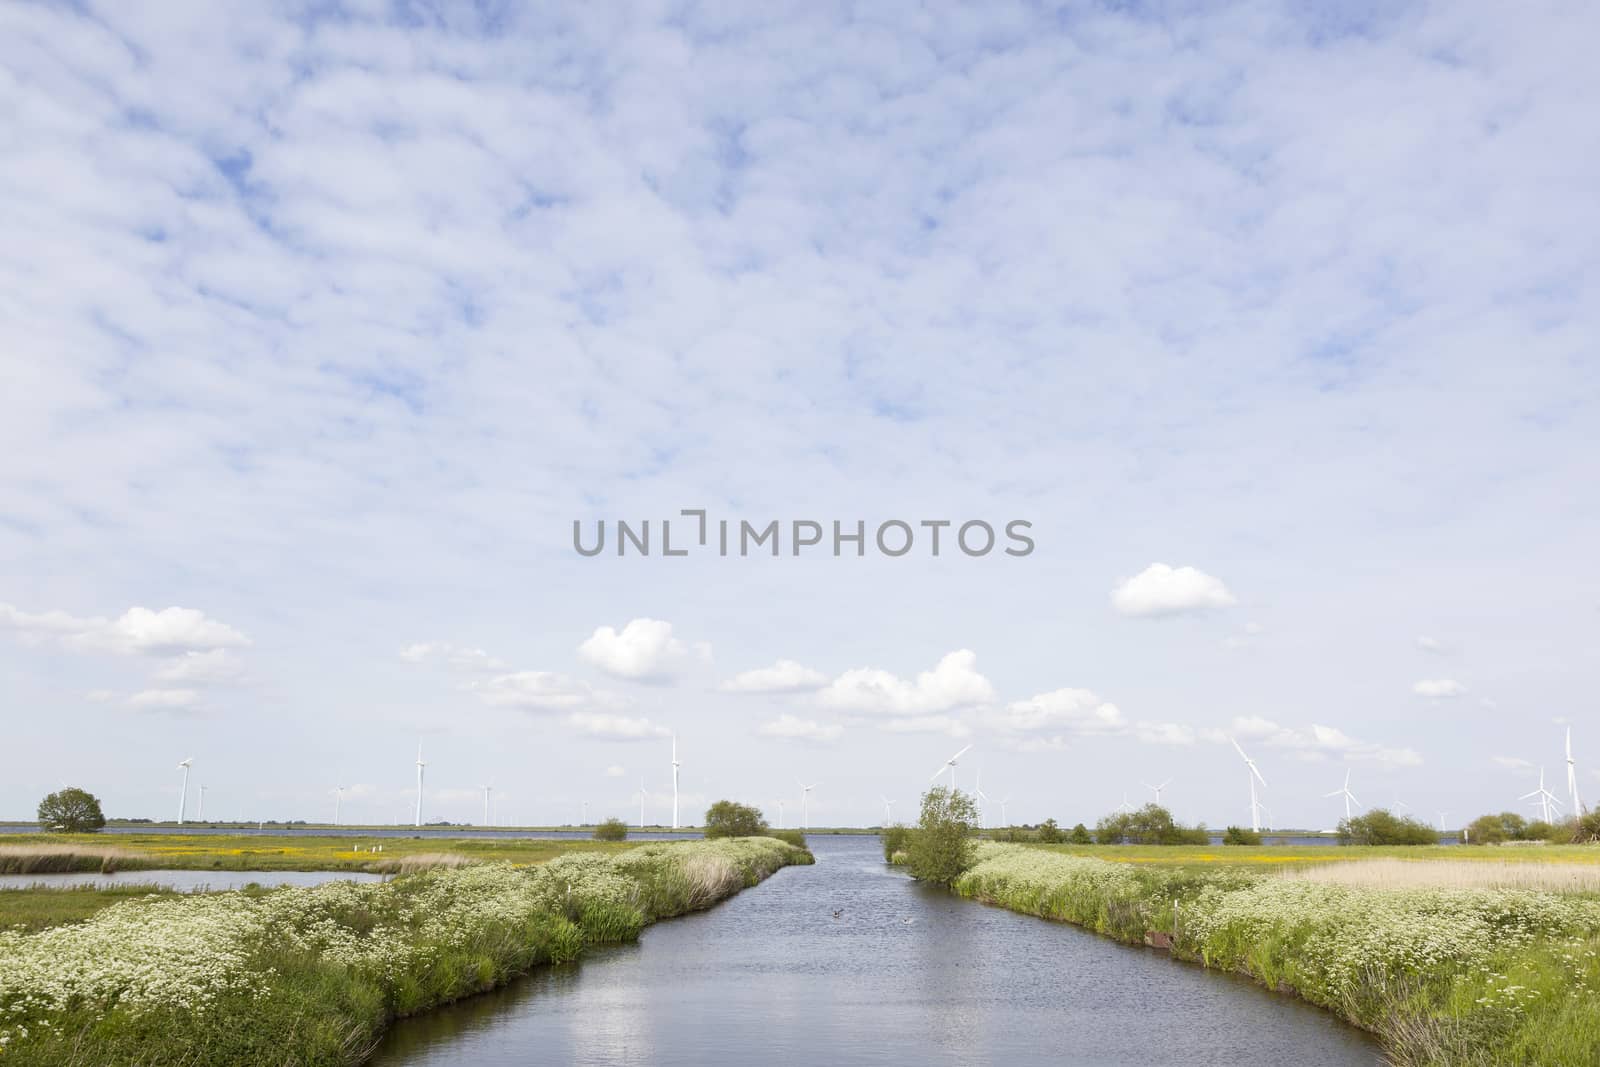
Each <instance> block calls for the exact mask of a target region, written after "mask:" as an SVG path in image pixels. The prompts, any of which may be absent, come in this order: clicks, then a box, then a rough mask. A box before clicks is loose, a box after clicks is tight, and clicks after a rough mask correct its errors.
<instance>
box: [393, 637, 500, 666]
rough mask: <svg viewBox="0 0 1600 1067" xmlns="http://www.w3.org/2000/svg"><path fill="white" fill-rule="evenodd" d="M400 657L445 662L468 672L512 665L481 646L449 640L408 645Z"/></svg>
mask: <svg viewBox="0 0 1600 1067" xmlns="http://www.w3.org/2000/svg"><path fill="white" fill-rule="evenodd" d="M400 658H401V659H403V660H405V661H406V662H408V663H429V662H437V663H443V664H444V665H445V666H447V667H449V668H450V669H451V670H457V671H461V672H463V673H468V674H471V673H483V674H491V673H493V672H495V671H504V670H507V669H508V668H509V666H510V665H509V664H507V663H506V662H505V661H504V660H502V659H498V658H497V657H495V656H491V655H489V653H487V652H485V651H484V650H483V649H481V648H466V647H463V646H461V645H455V644H451V643H450V642H448V641H420V642H417V643H416V644H411V645H407V646H406V647H405V648H403V649H401V650H400Z"/></svg>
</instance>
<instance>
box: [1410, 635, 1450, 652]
mask: <svg viewBox="0 0 1600 1067" xmlns="http://www.w3.org/2000/svg"><path fill="white" fill-rule="evenodd" d="M1417 647H1418V648H1420V649H1422V651H1424V652H1436V653H1443V652H1446V651H1448V649H1446V648H1445V646H1444V642H1443V641H1440V640H1438V639H1436V638H1432V637H1429V636H1427V635H1426V634H1422V635H1420V636H1419V637H1418V638H1417Z"/></svg>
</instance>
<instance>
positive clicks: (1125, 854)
mask: <svg viewBox="0 0 1600 1067" xmlns="http://www.w3.org/2000/svg"><path fill="white" fill-rule="evenodd" d="M1221 851H1222V850H1219V849H1212V850H1202V849H1198V848H1196V849H1180V848H1150V849H1132V848H1118V847H1114V846H1113V847H1107V848H1093V849H1091V848H1083V847H1076V848H1067V847H1053V846H1037V845H998V844H986V845H983V846H980V850H979V854H978V862H977V863H976V864H975V865H974V866H973V867H972V868H970V869H969V870H968V871H967V872H966V873H965V874H963V875H962V876H961V878H959V879H958V880H957V881H956V883H955V887H954V888H955V891H956V892H957V893H959V894H961V895H963V896H966V897H970V898H973V899H976V900H981V901H984V902H986V903H991V904H996V905H999V906H1001V907H1005V908H1008V909H1010V910H1012V911H1019V912H1024V913H1027V914H1031V915H1038V916H1041V917H1044V918H1049V919H1055V920H1059V921H1064V922H1071V923H1074V924H1077V925H1079V926H1083V927H1086V928H1088V929H1090V930H1094V931H1096V932H1097V933H1101V934H1105V935H1106V936H1109V937H1114V938H1117V939H1118V940H1121V941H1126V942H1130V943H1144V942H1146V941H1147V940H1148V941H1152V942H1156V943H1167V942H1170V946H1171V949H1172V952H1173V953H1174V955H1176V956H1178V957H1180V958H1184V959H1188V960H1192V961H1195V962H1198V963H1202V964H1204V965H1205V966H1208V967H1215V968H1219V969H1223V970H1229V971H1234V972H1237V973H1241V974H1245V975H1248V976H1250V977H1252V978H1254V979H1256V980H1257V981H1259V982H1261V983H1262V984H1264V985H1266V986H1268V987H1269V988H1272V989H1276V990H1280V991H1283V992H1288V993H1293V994H1296V995H1298V996H1301V997H1303V998H1305V999H1306V1000H1309V1001H1311V1002H1312V1003H1315V1004H1318V1005H1320V1006H1322V1007H1325V1008H1328V1009H1329V1010H1332V1011H1334V1012H1336V1013H1338V1014H1340V1015H1341V1016H1343V1017H1344V1018H1346V1019H1347V1020H1349V1021H1351V1022H1353V1023H1355V1024H1357V1025H1359V1026H1362V1027H1365V1028H1367V1029H1369V1030H1372V1031H1374V1032H1375V1033H1377V1034H1378V1035H1379V1037H1380V1038H1381V1040H1382V1041H1383V1043H1384V1046H1385V1050H1386V1052H1387V1054H1388V1056H1389V1058H1390V1060H1391V1062H1393V1063H1395V1064H1398V1065H1402V1067H1445V1065H1451V1067H1456V1065H1466V1067H1502V1065H1527V1067H1535V1065H1537V1067H1593V1065H1594V1064H1597V1063H1600V894H1596V893H1592V892H1552V891H1545V890H1529V889H1507V888H1485V887H1483V886H1481V885H1476V884H1474V882H1475V879H1474V878H1473V877H1472V876H1473V874H1474V873H1475V872H1474V869H1473V866H1472V864H1473V861H1475V860H1476V861H1483V862H1492V861H1496V860H1508V859H1514V860H1515V862H1517V863H1518V864H1541V863H1545V864H1560V863H1583V864H1593V863H1595V862H1597V861H1600V850H1597V849H1593V848H1589V849H1584V848H1581V847H1579V848H1576V849H1538V850H1505V849H1493V848H1484V849H1474V850H1469V849H1464V848H1457V847H1451V848H1440V849H1415V848H1412V849H1383V848H1370V849H1369V848H1360V849H1356V848H1347V849H1333V848H1320V849H1305V850H1299V851H1301V852H1304V853H1315V854H1306V855H1299V856H1283V857H1282V858H1279V856H1278V854H1279V853H1281V852H1287V851H1290V850H1286V849H1280V848H1277V847H1264V848H1259V849H1254V848H1237V849H1229V850H1227V853H1226V856H1225V857H1219V856H1218V855H1217V853H1221ZM1535 851H1536V853H1537V854H1536V855H1529V854H1528V853H1530V852H1535ZM1328 853H1331V854H1332V855H1325V854H1328ZM1397 855H1398V856H1401V857H1405V858H1407V859H1412V860H1415V861H1416V863H1417V867H1416V868H1410V867H1408V868H1407V871H1406V873H1407V875H1408V876H1418V877H1416V878H1410V877H1408V879H1407V880H1406V881H1405V882H1403V883H1401V884H1399V885H1397V886H1394V887H1390V886H1387V885H1383V884H1365V883H1362V882H1360V881H1357V882H1356V883H1354V884H1351V883H1347V882H1343V881H1336V880H1329V879H1326V878H1323V877H1321V875H1323V874H1325V873H1327V872H1328V871H1329V870H1330V868H1329V867H1328V866H1327V865H1328V864H1329V863H1330V862H1331V861H1334V860H1344V861H1348V862H1350V863H1353V864H1360V863H1361V862H1362V861H1363V859H1365V858H1368V857H1384V856H1397ZM1114 860H1120V862H1115V861H1114ZM1431 860H1453V861H1457V862H1456V863H1436V864H1430V861H1431ZM1391 866H1392V865H1391ZM1430 867H1431V868H1432V870H1433V872H1434V873H1435V874H1437V875H1439V878H1438V879H1437V883H1438V884H1433V885H1428V884H1424V883H1425V882H1426V881H1427V880H1428V878H1427V874H1428V870H1429V868H1430ZM1302 874H1303V875H1304V876H1302Z"/></svg>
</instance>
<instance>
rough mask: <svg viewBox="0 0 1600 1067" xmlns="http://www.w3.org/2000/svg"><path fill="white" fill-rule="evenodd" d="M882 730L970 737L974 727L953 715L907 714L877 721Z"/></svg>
mask: <svg viewBox="0 0 1600 1067" xmlns="http://www.w3.org/2000/svg"><path fill="white" fill-rule="evenodd" d="M875 725H876V726H877V727H878V729H880V730H887V731H888V732H889V733H892V734H943V735H944V736H946V737H970V736H972V727H971V726H969V725H967V724H966V723H964V722H962V721H961V720H960V719H957V718H955V717H954V716H951V715H906V716H901V717H898V718H892V719H882V720H879V721H877V722H876V723H875Z"/></svg>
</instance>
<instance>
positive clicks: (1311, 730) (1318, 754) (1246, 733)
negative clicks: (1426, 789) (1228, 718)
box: [1208, 715, 1422, 767]
mask: <svg viewBox="0 0 1600 1067" xmlns="http://www.w3.org/2000/svg"><path fill="white" fill-rule="evenodd" d="M1228 733H1231V734H1232V735H1233V736H1235V737H1237V738H1239V739H1240V740H1241V741H1242V742H1243V741H1250V742H1255V743H1258V744H1260V745H1263V746H1265V747H1268V748H1277V749H1286V750H1290V751H1292V752H1293V753H1294V754H1295V756H1296V757H1297V758H1300V759H1307V760H1313V761H1320V760H1323V759H1327V758H1329V757H1335V756H1336V757H1338V758H1340V759H1346V760H1352V761H1360V762H1369V763H1380V764H1384V765H1385V766H1391V767H1415V766H1418V765H1420V764H1421V763H1422V756H1421V755H1420V754H1419V753H1417V751H1416V750H1415V749H1410V748H1392V747H1388V746H1385V745H1380V744H1375V743H1373V742H1370V741H1360V740H1357V739H1356V738H1354V737H1351V736H1350V735H1349V734H1347V733H1345V732H1344V731H1343V730H1340V729H1338V728H1336V727H1333V726H1325V725H1323V724H1321V723H1312V724H1310V726H1309V727H1308V728H1307V729H1304V730H1300V729H1295V728H1292V727H1288V726H1282V725H1280V724H1278V723H1276V722H1273V721H1272V720H1271V719H1265V718H1262V717H1261V716H1259V715H1248V716H1240V717H1237V718H1235V719H1234V720H1233V722H1232V724H1231V725H1230V727H1229V730H1228ZM1209 739H1210V738H1208V740H1209ZM1246 750H1247V751H1248V746H1247V748H1246ZM1252 755H1254V753H1252Z"/></svg>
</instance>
